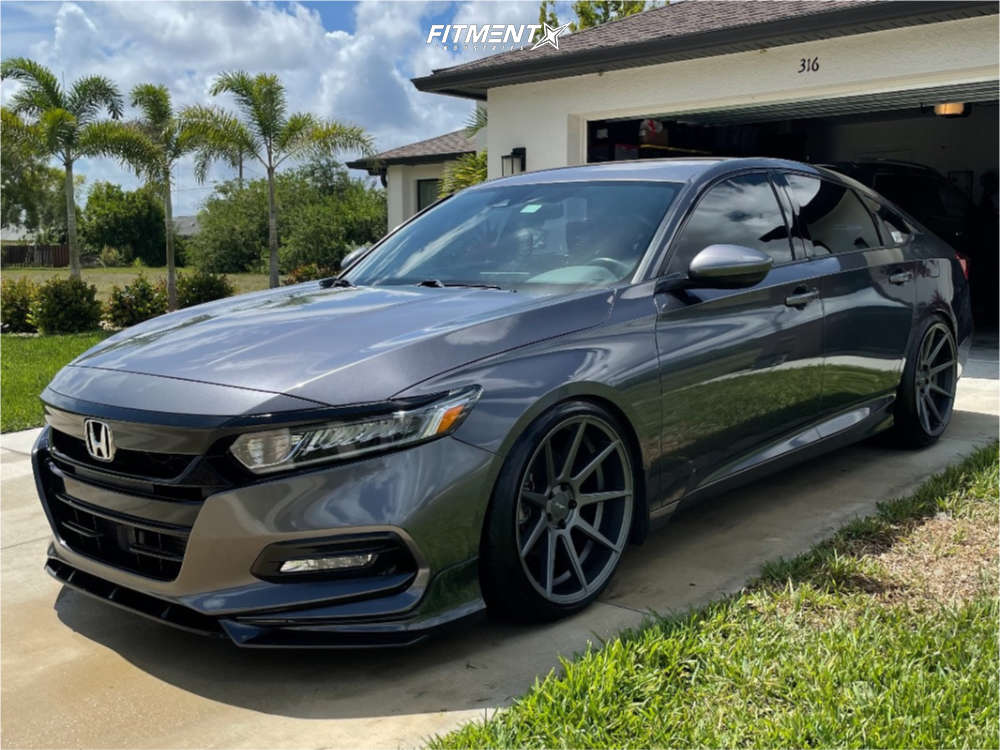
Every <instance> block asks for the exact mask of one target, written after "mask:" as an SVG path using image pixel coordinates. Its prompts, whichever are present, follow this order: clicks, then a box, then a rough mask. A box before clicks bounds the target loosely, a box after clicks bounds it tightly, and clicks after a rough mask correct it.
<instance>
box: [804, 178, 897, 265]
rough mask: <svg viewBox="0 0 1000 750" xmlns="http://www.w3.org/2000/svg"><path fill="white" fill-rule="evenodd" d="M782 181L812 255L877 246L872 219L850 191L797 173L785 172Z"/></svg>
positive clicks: (877, 237) (875, 231)
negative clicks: (793, 205) (786, 187)
mask: <svg viewBox="0 0 1000 750" xmlns="http://www.w3.org/2000/svg"><path fill="white" fill-rule="evenodd" d="M785 181H786V182H787V184H788V192H789V194H790V195H791V198H792V202H793V203H794V204H795V206H796V207H797V210H798V219H799V229H800V231H801V232H802V235H803V239H804V240H805V242H806V247H807V248H808V247H810V246H811V248H812V250H811V252H812V254H813V255H831V254H837V253H850V252H853V251H855V250H864V249H866V248H869V247H879V245H880V242H879V236H878V231H877V230H876V228H875V222H874V221H872V217H871V214H869V213H868V210H867V209H866V208H865V207H864V205H863V204H862V203H861V200H860V199H859V198H858V196H857V195H856V194H855V193H854V191H853V190H848V189H847V188H845V187H843V186H841V185H837V184H836V183H833V182H827V181H826V180H820V179H818V178H816V177H807V176H805V175H799V174H786V175H785Z"/></svg>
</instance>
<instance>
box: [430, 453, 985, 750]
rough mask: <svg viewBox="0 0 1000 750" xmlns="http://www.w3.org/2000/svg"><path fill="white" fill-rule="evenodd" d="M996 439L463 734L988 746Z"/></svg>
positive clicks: (460, 737)
mask: <svg viewBox="0 0 1000 750" xmlns="http://www.w3.org/2000/svg"><path fill="white" fill-rule="evenodd" d="M997 480H998V461H997V445H996V444H994V445H992V446H989V447H987V448H984V449H981V450H979V451H978V452H976V453H975V454H974V455H973V456H971V457H970V458H968V459H966V460H965V461H964V462H962V463H961V464H960V465H958V466H957V467H954V468H952V469H950V470H948V471H946V472H945V473H943V474H941V475H939V476H937V477H935V478H933V479H931V480H930V481H928V482H927V483H926V484H925V485H923V487H922V488H921V489H920V490H919V491H918V492H917V493H916V494H914V495H913V496H911V497H908V498H904V499H900V500H896V501H892V502H889V503H886V504H884V505H882V506H880V508H879V512H878V514H877V515H875V516H873V517H870V518H867V519H862V520H859V521H857V522H855V523H852V524H850V525H849V526H847V527H846V528H844V529H843V530H841V531H840V532H839V533H838V534H837V535H836V536H835V537H834V538H833V539H831V540H830V541H828V542H825V543H823V544H821V545H819V546H818V547H816V548H815V549H813V550H812V551H811V552H809V553H807V554H805V555H803V556H801V557H799V558H796V559H794V560H791V561H779V562H777V563H774V564H772V565H770V566H768V567H767V568H766V569H765V571H764V573H763V575H762V577H761V579H760V580H759V581H757V582H755V583H754V584H753V585H752V586H750V587H748V588H747V589H746V590H744V591H743V592H742V593H740V594H739V595H736V596H733V597H730V598H728V599H726V600H724V601H721V602H718V603H715V604H712V605H709V606H707V607H705V608H703V609H701V610H698V611H697V612H694V613H692V614H689V615H687V616H684V617H679V618H674V619H665V620H660V621H657V622H655V623H653V624H651V625H650V626H648V627H646V628H644V629H642V630H639V631H636V632H630V633H626V634H624V635H622V636H621V637H619V638H617V639H615V640H612V641H610V642H608V643H606V644H605V645H604V646H603V647H601V648H595V649H592V650H590V651H588V652H587V653H586V654H583V655H582V656H580V657H579V658H577V659H575V660H573V661H566V662H564V664H563V671H562V673H561V674H556V673H554V672H553V673H551V674H549V675H548V676H547V677H546V678H545V679H544V680H541V681H539V682H537V683H536V685H535V687H534V688H533V689H532V690H531V691H530V692H529V693H528V694H527V695H525V696H524V697H522V698H520V699H519V700H517V701H515V703H514V705H513V706H512V707H511V708H510V709H509V710H507V711H503V712H500V713H497V714H495V715H494V716H492V717H490V718H489V719H486V720H485V721H483V722H476V723H474V724H470V725H468V726H466V727H464V728H462V729H460V730H458V731H456V732H453V733H451V734H448V735H446V736H443V737H437V738H434V739H433V740H432V741H431V743H430V745H431V747H432V748H466V747H553V748H554V747H572V748H583V747H994V748H995V747H997V742H998V710H1000V706H998V698H997V692H998V678H997V675H998V669H1000V664H998V657H997V618H998V602H997V567H998V560H997V532H998V524H997V515H998V511H997V500H998V497H997Z"/></svg>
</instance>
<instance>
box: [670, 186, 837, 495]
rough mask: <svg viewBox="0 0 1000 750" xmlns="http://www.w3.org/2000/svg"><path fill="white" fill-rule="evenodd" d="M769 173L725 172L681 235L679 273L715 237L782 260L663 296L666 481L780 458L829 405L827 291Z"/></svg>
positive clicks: (675, 250) (697, 479)
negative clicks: (742, 276) (716, 285)
mask: <svg viewBox="0 0 1000 750" xmlns="http://www.w3.org/2000/svg"><path fill="white" fill-rule="evenodd" d="M789 218H790V217H786V216H785V212H784V211H783V209H782V207H781V206H780V204H779V202H778V199H777V194H776V191H775V188H774V186H773V185H772V183H771V180H770V178H769V176H768V174H767V173H765V172H753V173H744V174H739V175H736V176H731V177H728V178H724V179H722V180H720V181H718V182H716V183H714V184H713V185H711V186H710V187H709V188H708V189H707V190H706V191H704V192H703V193H702V195H701V197H700V198H699V200H698V201H697V203H696V204H695V206H694V207H693V209H692V210H691V211H690V213H689V215H688V216H687V217H686V219H685V220H684V222H683V224H682V225H681V227H680V229H679V230H678V232H677V233H675V237H674V240H673V242H672V243H671V247H670V249H669V251H668V255H667V261H666V267H665V268H664V272H665V273H666V274H667V275H671V274H676V273H682V274H686V272H687V269H688V266H689V264H690V262H691V259H692V258H693V257H694V256H695V255H696V254H697V253H698V252H699V251H701V250H702V249H704V248H705V247H706V246H708V245H712V244H734V245H743V246H746V247H751V248H755V249H758V250H761V251H763V252H765V253H767V254H769V255H771V257H772V258H773V259H774V266H773V268H772V269H771V271H770V272H769V273H768V275H767V277H766V278H765V279H764V280H763V281H761V282H760V283H759V284H757V285H755V286H753V287H750V288H746V289H698V288H686V289H684V290H683V291H673V292H665V293H660V294H658V295H657V298H656V299H657V309H658V316H657V324H656V341H657V347H658V356H659V363H660V382H661V394H662V400H663V404H662V415H663V416H662V422H663V439H662V440H663V442H662V445H663V457H664V461H663V473H662V477H663V482H664V483H663V485H662V486H663V487H664V488H665V490H666V491H665V493H664V494H665V496H666V497H667V500H668V502H669V499H670V497H671V491H673V494H679V493H681V492H682V491H684V490H685V489H691V488H695V487H702V486H705V485H707V484H711V483H713V482H715V481H716V480H718V479H721V478H723V477H724V476H726V475H728V474H731V473H734V472H737V471H739V470H742V469H744V468H749V467H750V466H752V465H753V464H754V463H756V462H758V461H764V460H766V459H767V458H768V457H773V456H774V455H776V454H775V451H777V453H780V452H781V449H780V448H777V447H776V444H777V443H780V442H781V440H782V439H784V438H785V436H788V435H790V434H793V433H795V432H796V430H797V429H798V428H800V427H802V426H804V425H806V424H808V423H809V422H811V421H812V420H813V419H814V418H815V417H816V415H817V413H818V409H819V399H820V394H821V380H820V363H821V356H822V336H821V334H822V321H823V312H822V309H823V308H822V300H821V297H820V290H819V288H818V282H816V281H815V280H813V279H811V278H809V277H808V275H807V274H806V273H804V268H805V267H806V265H807V264H805V263H803V262H801V260H800V259H799V258H797V257H796V256H795V254H794V251H793V248H792V244H791V241H790V236H789V225H788V220H789Z"/></svg>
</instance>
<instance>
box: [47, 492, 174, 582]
mask: <svg viewBox="0 0 1000 750" xmlns="http://www.w3.org/2000/svg"><path fill="white" fill-rule="evenodd" d="M48 505H49V511H50V513H51V514H52V518H53V520H54V522H55V525H56V527H57V531H58V533H59V535H60V536H61V537H62V538H63V540H64V541H65V542H66V544H67V545H68V546H69V548H70V549H72V550H73V551H75V552H78V553H80V554H81V555H86V556H87V557H90V558H93V559H95V560H98V561H100V562H103V563H107V564H108V565H113V566H115V567H116V568H122V569H124V570H128V571H130V572H132V573H137V574H139V575H142V576H146V577H148V578H155V579H157V580H160V581H172V580H173V579H175V578H176V577H177V574H178V573H180V569H181V562H182V561H183V560H184V550H185V548H186V547H187V538H188V532H187V529H182V528H176V527H167V526H161V525H158V524H153V523H150V522H148V521H144V520H139V519H131V518H127V517H124V516H118V515H113V514H111V513H108V512H105V511H103V510H100V509H98V508H94V507H91V506H88V505H86V504H85V503H81V502H79V501H77V500H74V499H72V498H70V497H67V496H66V495H62V494H57V493H52V494H51V495H50V496H49V498H48Z"/></svg>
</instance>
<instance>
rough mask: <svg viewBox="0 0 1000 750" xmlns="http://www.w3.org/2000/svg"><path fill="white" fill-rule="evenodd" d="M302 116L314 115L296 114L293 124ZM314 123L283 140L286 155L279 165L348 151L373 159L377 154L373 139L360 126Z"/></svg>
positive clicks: (328, 122) (281, 156)
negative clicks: (299, 158)
mask: <svg viewBox="0 0 1000 750" xmlns="http://www.w3.org/2000/svg"><path fill="white" fill-rule="evenodd" d="M299 117H310V116H306V115H292V116H291V117H289V118H288V122H289V124H291V123H292V122H294V121H296V118H299ZM312 121H313V123H314V124H313V126H312V127H311V128H310V129H298V130H297V131H296V132H295V134H294V138H291V137H288V138H284V139H282V140H283V147H282V154H281V155H280V158H279V160H278V163H280V162H282V161H284V160H285V159H288V158H297V157H299V156H306V155H308V156H313V157H332V156H336V155H337V154H340V153H343V152H345V151H348V152H355V153H360V154H361V155H363V156H370V155H371V154H372V153H373V152H374V151H375V148H374V145H373V143H372V139H371V137H370V136H369V135H368V134H367V133H365V131H364V129H363V128H360V127H358V126H356V125H345V124H344V123H340V122H337V121H335V120H327V121H321V120H315V119H313V120H312ZM283 132H284V131H283Z"/></svg>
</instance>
